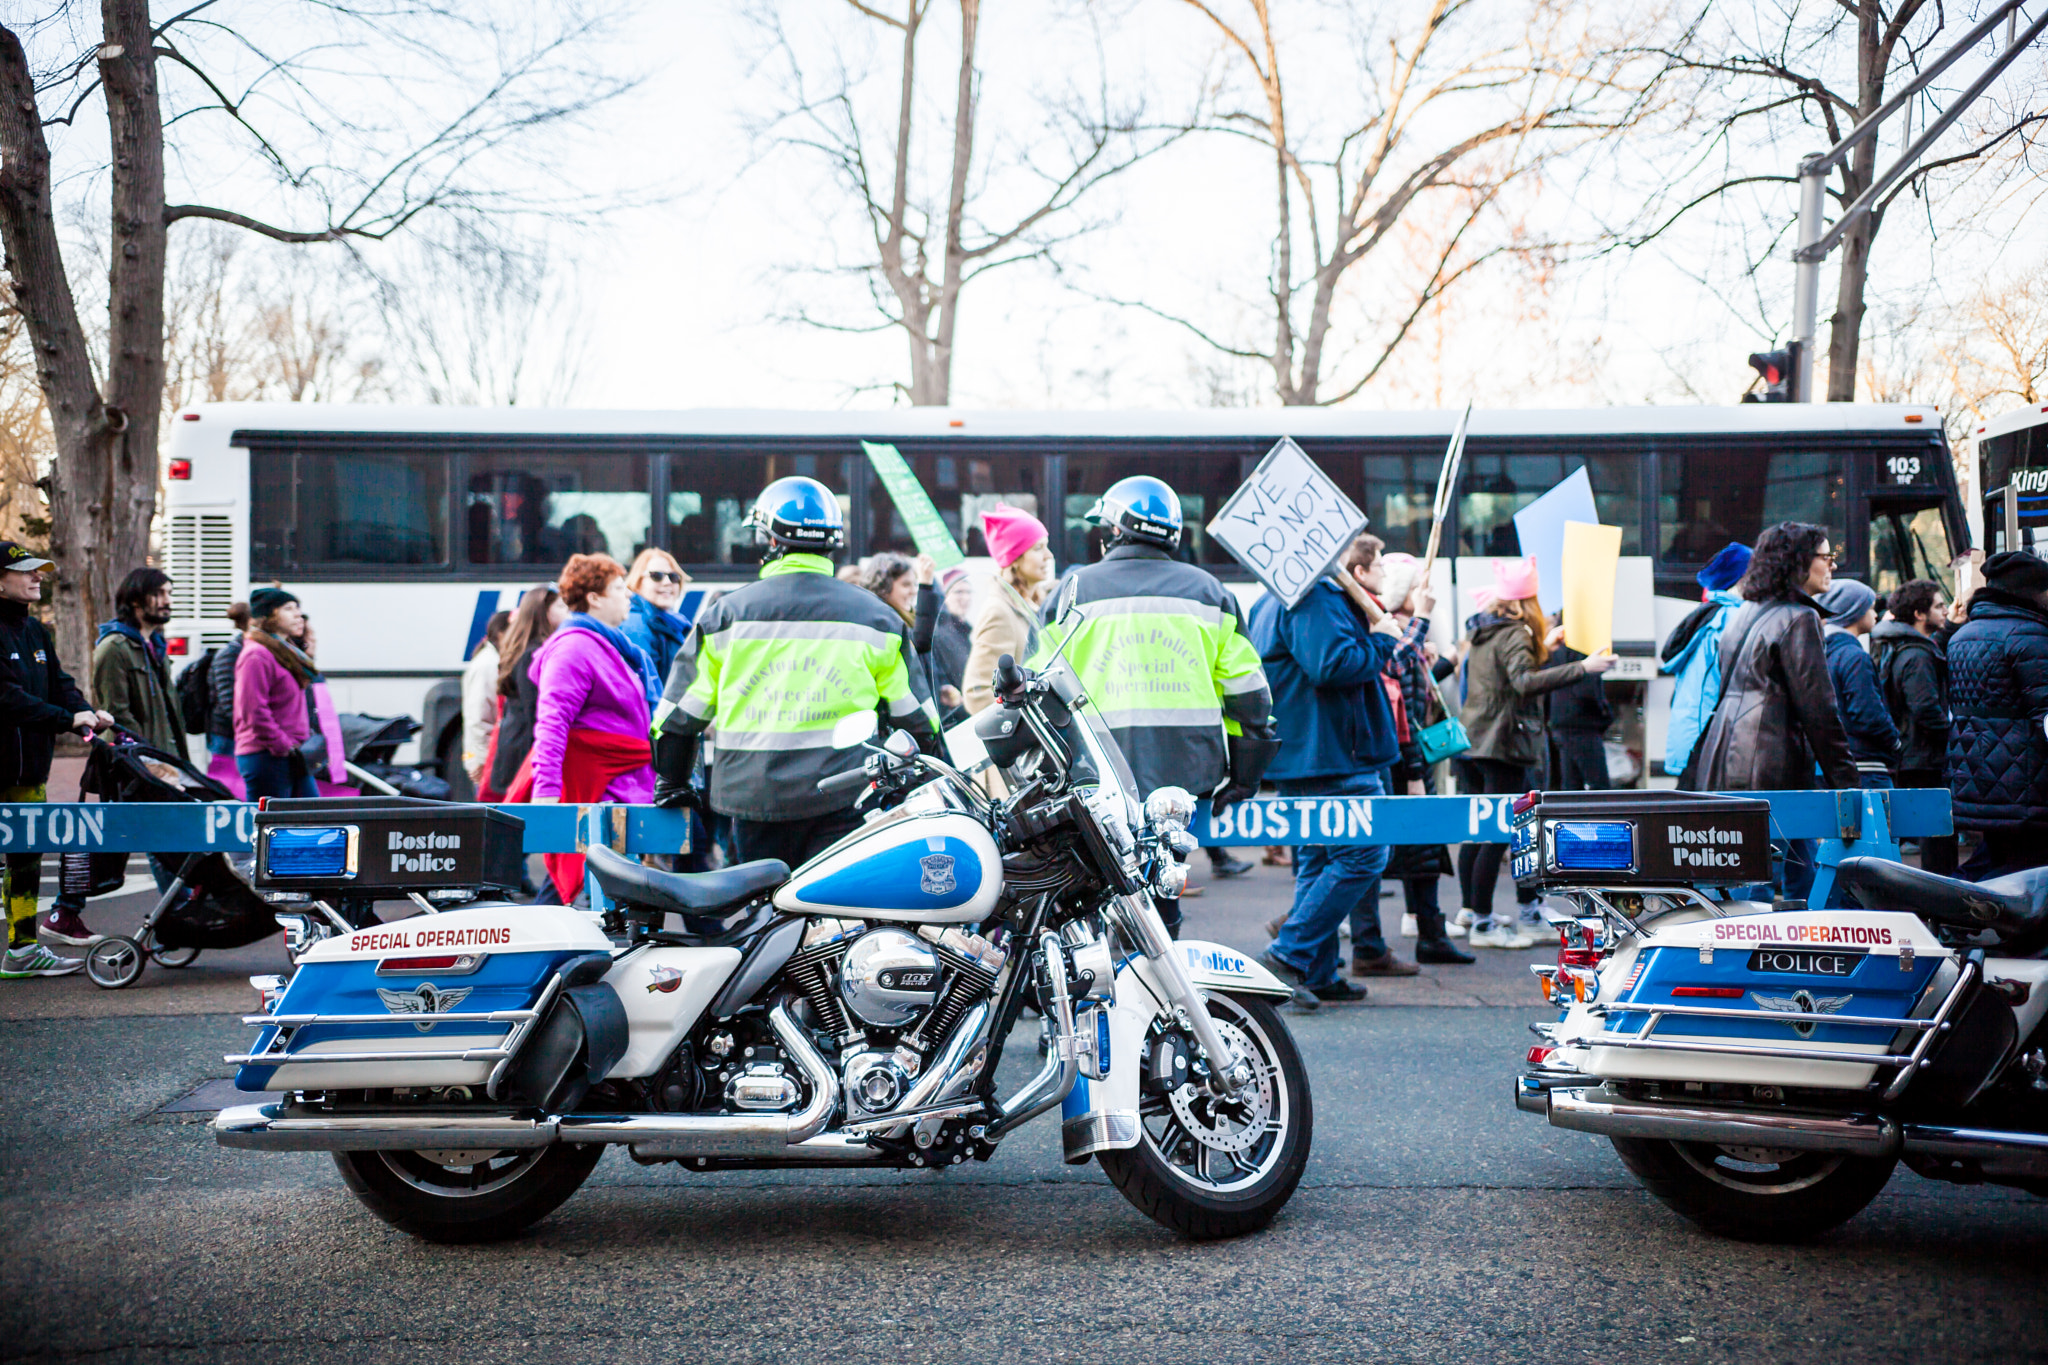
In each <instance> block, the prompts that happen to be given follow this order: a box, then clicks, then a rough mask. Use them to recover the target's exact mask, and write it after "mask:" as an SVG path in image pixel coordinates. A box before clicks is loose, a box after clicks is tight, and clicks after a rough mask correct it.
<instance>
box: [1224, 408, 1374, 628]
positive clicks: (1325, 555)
mask: <svg viewBox="0 0 2048 1365" xmlns="http://www.w3.org/2000/svg"><path fill="white" fill-rule="evenodd" d="M1365 523H1366V515H1365V513H1363V512H1361V511H1359V510H1358V507H1357V505H1356V504H1355V503H1353V502H1352V501H1351V499H1349V498H1347V497H1345V496H1344V494H1343V492H1342V491H1341V490H1340V489H1339V488H1338V487H1337V485H1336V484H1335V483H1333V482H1331V480H1330V476H1329V475H1327V474H1325V473H1323V471H1322V470H1320V469H1318V468H1317V467H1316V462H1315V461H1314V460H1311V459H1310V458H1309V457H1308V452H1306V451H1304V450H1303V449H1302V448H1301V447H1300V446H1298V445H1296V444H1295V443H1294V442H1293V440H1291V439H1290V438H1288V437H1285V436H1282V437H1281V438H1280V441H1279V444H1277V445H1275V446H1274V447H1273V448H1272V449H1271V450H1269V451H1267V452H1266V458H1265V459H1263V460H1260V461H1259V467H1258V468H1257V469H1254V470H1253V471H1252V476H1251V477H1250V478H1249V479H1246V480H1245V482H1244V486H1243V487H1242V488H1240V489H1238V490H1237V491H1236V492H1235V493H1232V494H1231V495H1230V500H1229V501H1228V502H1226V503H1224V504H1223V506H1222V508H1221V509H1220V510H1219V511H1218V512H1217V513H1216V518H1215V520H1213V521H1211V522H1210V523H1209V534H1210V535H1212V536H1214V537H1215V538H1216V543H1217V544H1219V545H1221V546H1222V547H1223V548H1224V549H1226V550H1228V551H1230V553H1231V554H1232V555H1234V556H1236V558H1237V562H1238V563H1240V564H1242V565H1244V566H1245V567H1246V568H1247V569H1250V570H1251V571H1252V574H1253V576H1254V577H1256V578H1257V579H1258V580H1259V582H1261V583H1263V584H1265V585H1266V589H1267V591H1269V592H1271V593H1272V594H1273V595H1274V596H1275V597H1277V598H1279V599H1280V600H1281V601H1282V602H1284V603H1286V604H1287V605H1288V606H1290V607H1291V606H1293V605H1294V604H1295V603H1297V602H1299V601H1301V599H1302V595H1303V594H1304V593H1306V592H1307V591H1308V590H1309V589H1310V588H1311V587H1314V586H1315V581H1316V580H1317V579H1318V578H1321V577H1322V576H1323V574H1324V573H1325V572H1327V571H1328V569H1329V567H1330V566H1331V565H1332V564H1334V563H1336V562H1337V556H1338V555H1340V554H1342V553H1344V547H1345V546H1347V545H1349V544H1350V543H1351V538H1352V537H1353V536H1355V535H1357V534H1358V533H1359V532H1360V531H1362V530H1364V529H1365Z"/></svg>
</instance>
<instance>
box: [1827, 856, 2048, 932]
mask: <svg viewBox="0 0 2048 1365" xmlns="http://www.w3.org/2000/svg"><path fill="white" fill-rule="evenodd" d="M1835 881H1836V884H1837V885H1839V886H1840V887H1841V888H1842V889H1843V890H1845V891H1847V892H1848V893H1849V894H1850V895H1852V896H1854V897H1855V898H1856V900H1857V902H1858V903H1859V904H1860V905H1862V906H1863V908H1864V909H1866V910H1907V911H1911V912H1912V913H1913V914H1916V915H1918V916H1920V917H1921V918H1922V919H1929V920H1934V921H1937V922H1939V923H1942V924H1951V925H1955V926H1956V927H1958V928H1962V929H1990V930H1992V931H1994V932H1995V933H1996V934H1997V935H1998V937H1999V940H2000V942H2002V943H2003V944H2004V945H2005V946H2006V947H2007V948H2009V949H2013V950H2016V951H2019V952H2021V953H2031V952H2034V951H2036V950H2038V949H2039V948H2041V947H2042V946H2043V944H2048V867H2036V868H2032V869H2029V870H2028V871H2025V872H2015V873H2013V874H2012V875H2011V876H2010V877H1993V878H1992V879H1991V880H1990V881H1985V882H1965V881H1958V880H1957V879H1956V878H1954V877H1941V876H1937V875H1935V874H1934V873H1932V872H1922V871H1921V870H1920V869H1919V868H1917V867H1908V866H1906V865H1905V864H1904V863H1895V862H1892V861H1891V860H1890V859H1888V858H1846V859H1844V860H1843V862H1842V865H1841V866H1840V867H1838V868H1836V869H1835Z"/></svg>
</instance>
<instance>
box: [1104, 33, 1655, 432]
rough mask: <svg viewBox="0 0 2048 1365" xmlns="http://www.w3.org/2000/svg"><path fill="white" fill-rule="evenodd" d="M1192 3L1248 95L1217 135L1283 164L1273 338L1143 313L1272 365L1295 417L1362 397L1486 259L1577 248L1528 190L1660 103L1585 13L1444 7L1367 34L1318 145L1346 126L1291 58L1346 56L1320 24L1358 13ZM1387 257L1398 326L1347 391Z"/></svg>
mask: <svg viewBox="0 0 2048 1365" xmlns="http://www.w3.org/2000/svg"><path fill="white" fill-rule="evenodd" d="M1180 3H1181V4H1182V5H1184V6H1185V7H1186V8H1187V9H1190V10H1192V11H1194V13H1195V14H1196V15H1198V16H1199V18H1200V20H1201V21H1202V22H1204V23H1205V24H1207V25H1208V26H1209V27H1210V28H1211V30H1212V31H1213V32H1214V33H1215V34H1216V36H1217V37H1218V38H1219V39H1220V41H1221V43H1222V47H1223V50H1224V53H1225V56H1226V57H1227V58H1228V59H1229V62H1230V66H1231V69H1232V70H1233V71H1234V72H1235V73H1236V74H1237V76H1238V77H1239V78H1240V79H1242V80H1243V81H1244V82H1245V84H1244V85H1243V86H1242V87H1240V88H1242V89H1243V90H1244V92H1245V93H1246V94H1247V95H1248V96H1249V99H1248V100H1247V101H1246V103H1245V104H1244V106H1242V107H1238V108H1226V109H1225V110H1224V112H1223V113H1222V114H1221V115H1220V116H1219V118H1218V120H1217V121H1216V123H1215V125H1214V128H1215V131H1216V132H1217V133H1219V134H1222V135H1228V136H1234V137H1243V138H1249V139H1251V140H1252V141H1253V142H1255V143H1256V144H1258V145H1259V146H1260V147H1262V148H1264V149H1265V151H1266V153H1267V155H1269V156H1270V157H1271V175H1272V180H1271V185H1272V196H1273V206H1274V227H1273V236H1272V248H1271V254H1270V257H1269V260H1268V266H1267V274H1266V286H1265V294H1264V309H1263V311H1264V314H1265V316H1266V318H1267V319H1268V320H1269V325H1270V327H1271V333H1270V338H1269V339H1268V340H1265V341H1257V342H1251V341H1236V340H1233V339H1231V338H1230V337H1228V336H1226V335H1223V334H1220V333H1219V331H1218V330H1217V329H1215V328H1212V327H1207V326H1203V325H1201V324H1199V323H1197V322H1195V321H1193V320H1190V319H1188V318H1185V317H1182V316H1179V315H1176V314H1171V313H1167V312H1165V311H1163V310H1161V309H1158V308H1154V307H1151V306H1150V305H1146V304H1143V303H1140V304H1139V305H1138V306H1140V307H1145V308H1147V310H1148V311H1151V312H1154V313H1156V314H1158V315H1160V316H1162V317H1166V318H1168V319H1169V320H1170V321H1173V322H1175V323H1177V324H1179V325H1181V326H1183V327H1186V328H1187V329H1189V330H1190V331H1192V332H1193V333H1194V334H1195V335H1196V336H1198V337H1200V338H1201V340H1202V341H1204V342H1205V343H1207V344H1208V345H1210V346H1212V347H1214V348H1216V349H1217V350H1219V351H1221V352H1223V353H1225V354H1227V355H1230V356H1234V357H1237V358H1240V359H1243V360H1248V361H1256V362H1258V363H1259V364H1261V365H1262V366H1264V367H1266V368H1268V369H1269V370H1270V371H1271V375H1272V391H1273V392H1274V393H1275V394H1276V395H1277V396H1278V397H1279V399H1280V401H1281V402H1282V403H1284V404H1290V405H1307V404H1318V403H1324V404H1327V403H1341V402H1343V401H1345V400H1346V399H1348V398H1352V397H1355V396H1356V395H1357V394H1358V393H1360V392H1361V391H1363V390H1364V389H1365V388H1366V387H1367V386H1368V385H1370V384H1371V383H1373V381H1374V380H1375V379H1377V378H1378V377H1379V376H1380V375H1381V373H1382V372H1383V370H1384V369H1385V367H1386V365H1387V364H1388V362H1389V361H1390V360H1391V359H1392V358H1393V357H1394V355H1395V354H1396V353H1397V352H1398V351H1399V350H1400V348H1401V346H1402V344H1403V342H1404V341H1406V340H1407V339H1408V338H1409V336H1410V333H1411V331H1412V329H1413V328H1414V326H1415V325H1416V322H1417V320H1418V319H1419V318H1421V317H1423V316H1424V314H1425V312H1426V310H1429V309H1430V308H1432V307H1433V306H1434V305H1436V304H1437V303H1438V301H1439V300H1441V299H1442V298H1443V296H1444V295H1445V294H1446V293H1447V292H1448V291H1450V290H1452V289H1453V288H1454V287H1456V286H1457V285H1458V284H1459V283H1460V282H1461V281H1463V280H1465V279H1466V278H1468V277H1469V276H1471V275H1472V273H1473V272H1474V271H1476V270H1478V269H1479V268H1480V267H1482V266H1483V265H1485V264H1486V263H1487V262H1489V261H1492V260H1495V259H1498V258H1502V257H1513V258H1520V259H1523V260H1525V261H1533V262H1539V263H1540V262H1547V261H1548V259H1549V258H1550V257H1551V256H1552V255H1553V254H1554V253H1555V252H1556V251H1557V250H1558V249H1559V245H1560V244H1559V243H1558V242H1557V241H1555V240H1553V239H1551V238H1550V237H1548V236H1547V235H1545V234H1541V233H1532V232H1531V231H1530V230H1529V229H1528V227H1527V225H1526V222H1525V220H1523V219H1522V217H1521V215H1520V214H1519V213H1518V211H1517V210H1516V208H1515V206H1514V205H1513V204H1512V203H1511V202H1510V194H1511V191H1512V190H1514V189H1515V188H1516V187H1518V186H1520V185H1521V184H1523V183H1525V182H1533V181H1535V180H1537V179H1538V177H1540V176H1541V175H1542V174H1543V172H1544V171H1545V169H1546V168H1547V167H1549V166H1550V165H1551V164H1552V163H1554V162H1555V161H1556V160H1557V159H1558V158H1559V157H1560V156H1562V155H1564V154H1565V153H1567V152H1569V151H1571V150H1573V149H1575V148H1578V147H1580V146H1583V145H1584V144H1585V143H1587V142H1588V141H1590V140H1594V139H1599V138H1605V137H1610V136H1613V135H1614V134H1616V133H1619V132H1621V131H1623V130H1625V129H1628V128H1629V127H1631V126H1633V125H1634V124H1635V123H1637V122H1638V121H1640V120H1641V119H1642V118H1643V117H1644V115H1645V113H1646V111H1647V110H1648V109H1649V108H1650V107H1651V100H1652V98H1653V95H1654V85H1655V81H1654V72H1653V71H1651V70H1650V69H1649V68H1648V67H1647V65H1646V64H1645V63H1643V62H1642V61H1641V60H1640V57H1639V56H1638V55H1637V54H1636V53H1635V52H1634V51H1633V50H1632V49H1631V48H1630V46H1629V45H1628V44H1627V43H1625V42H1622V41H1620V40H1619V39H1616V38H1611V37H1605V36H1602V35H1601V34H1599V33H1598V32H1597V31H1596V30H1595V29H1594V28H1593V27H1592V26H1591V25H1590V24H1588V23H1587V22H1586V21H1585V20H1584V18H1583V17H1582V12H1581V10H1580V8H1579V7H1576V6H1571V5H1567V4H1565V3H1562V2H1561V0H1538V3H1536V4H1534V5H1531V6H1529V7H1526V8H1524V9H1522V10H1519V11H1516V12H1515V16H1514V17H1512V18H1510V21H1509V22H1507V23H1506V24H1503V11H1502V10H1500V9H1499V8H1498V7H1493V6H1487V5H1484V4H1482V3H1480V0H1430V3H1429V5H1428V7H1427V9H1426V10H1425V11H1424V12H1422V13H1421V14H1420V15H1419V16H1418V17H1417V19H1416V21H1415V22H1413V23H1412V24H1409V25H1406V26H1396V27H1394V28H1392V29H1388V30H1376V29H1374V28H1370V27H1369V28H1367V29H1366V30H1364V31H1360V32H1356V33H1353V34H1351V35H1349V38H1348V41H1349V44H1350V51H1351V52H1352V53H1353V54H1354V56H1355V59H1356V60H1355V67H1353V68H1351V69H1349V70H1347V77H1348V79H1347V80H1346V81H1345V84H1344V92H1343V94H1342V95H1341V96H1339V97H1338V101H1337V103H1336V106H1335V107H1337V108H1338V109H1339V110H1340V113H1339V114H1338V116H1337V124H1336V128H1335V131H1334V133H1333V134H1331V135H1329V136H1327V137H1318V136H1317V135H1316V134H1315V132H1314V131H1313V130H1314V129H1315V128H1316V127H1317V126H1318V125H1327V124H1328V123H1329V122H1330V121H1331V120H1330V117H1329V109H1330V107H1331V101H1330V98H1329V96H1328V94H1327V92H1323V91H1319V90H1313V89H1304V90H1296V89H1295V88H1294V86H1293V85H1292V83H1291V78H1290V77H1289V76H1288V75H1287V74H1285V69H1286V68H1287V67H1288V64H1289V58H1288V53H1289V50H1290V49H1291V47H1292V46H1293V45H1294V43H1298V44H1299V45H1300V46H1302V47H1303V48H1306V47H1308V46H1309V45H1311V44H1314V45H1318V46H1319V47H1321V48H1323V49H1325V50H1327V49H1328V48H1329V46H1330V45H1332V44H1333V43H1343V42H1345V41H1346V39H1345V38H1344V37H1341V36H1340V37H1333V36H1332V35H1331V34H1329V33H1327V32H1324V31H1322V30H1321V29H1320V28H1319V27H1318V19H1319V17H1321V15H1326V14H1331V13H1336V14H1342V15H1348V14H1350V13H1351V12H1352V11H1350V10H1348V9H1344V8H1341V7H1340V8H1338V9H1335V10H1323V11H1318V10H1317V8H1316V7H1314V6H1312V5H1308V4H1303V5H1300V6H1297V7H1293V8H1292V9H1291V12H1290V14H1289V15H1287V16H1285V17H1284V18H1283V16H1282V15H1280V14H1276V12H1275V11H1276V8H1277V7H1276V4H1275V2H1274V0H1243V3H1242V4H1235V5H1226V4H1225V3H1223V0H1180ZM1233 15H1235V16H1236V17H1233ZM1289 22H1291V23H1292V25H1293V26H1292V28H1291V29H1290V28H1289V27H1288V23H1289ZM1290 35H1291V38H1292V40H1293V41H1292V42H1290ZM1296 55H1301V54H1299V53H1297V54H1296ZM1304 64H1307V63H1304ZM1354 70H1355V74H1352V71H1354ZM1304 110H1307V111H1309V113H1308V115H1307V117H1305V118H1304V117H1299V116H1300V115H1301V114H1302V113H1303V111H1304ZM1304 129H1307V130H1309V131H1304ZM1418 248H1419V249H1418ZM1402 257H1408V258H1409V259H1400V258H1402ZM1369 258H1370V259H1373V260H1376V261H1378V262H1380V263H1381V267H1382V268H1381V271H1380V274H1379V276H1378V278H1377V279H1375V280H1374V281H1372V284H1374V285H1376V286H1377V287H1378V294H1379V297H1380V299H1381V301H1382V304H1383V307H1382V309H1381V315H1380V316H1379V317H1378V318H1376V319H1374V322H1375V323H1376V324H1377V325H1368V326H1367V327H1366V328H1364V329H1363V330H1364V331H1365V332H1366V333H1368V335H1367V336H1366V337H1365V338H1363V339H1362V340H1361V342H1360V344H1359V347H1358V349H1359V350H1361V351H1362V354H1361V355H1360V356H1359V358H1358V359H1357V361H1356V362H1355V363H1353V364H1352V365H1351V366H1350V369H1351V373H1350V374H1349V375H1347V376H1344V377H1336V378H1333V374H1334V373H1335V372H1336V370H1337V368H1338V365H1339V363H1340V362H1341V361H1343V360H1344V359H1345V357H1344V356H1342V355H1339V354H1337V350H1338V348H1339V343H1340V342H1341V340H1342V329H1341V328H1340V325H1339V323H1340V319H1339V315H1338V310H1339V308H1340V306H1341V305H1343V304H1344V303H1345V301H1346V299H1347V295H1350V294H1355V293H1357V292H1359V291H1358V290H1357V289H1355V287H1354V282H1355V281H1356V279H1357V278H1358V272H1357V269H1356V268H1357V267H1358V266H1359V265H1360V264H1361V263H1362V262H1364V261H1366V260H1367V259H1369Z"/></svg>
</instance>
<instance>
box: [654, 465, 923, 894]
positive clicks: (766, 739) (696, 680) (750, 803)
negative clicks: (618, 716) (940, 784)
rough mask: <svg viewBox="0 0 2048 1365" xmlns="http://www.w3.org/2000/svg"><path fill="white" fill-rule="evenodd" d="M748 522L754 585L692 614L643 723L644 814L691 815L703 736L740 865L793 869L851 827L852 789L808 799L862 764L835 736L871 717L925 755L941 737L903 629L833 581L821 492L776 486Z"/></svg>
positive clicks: (829, 516) (799, 484) (840, 533)
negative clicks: (762, 861)
mask: <svg viewBox="0 0 2048 1365" xmlns="http://www.w3.org/2000/svg"><path fill="white" fill-rule="evenodd" d="M749 520H750V521H751V523H752V525H753V528H754V540H755V543H756V544H758V545H760V546H761V547H762V557H761V560H762V562H761V576H760V579H759V580H758V581H757V582H753V583H749V584H747V585H746V586H745V587H743V588H739V589H736V590H735V591H733V592H729V593H726V594H725V595H724V596H723V597H720V598H719V599H718V600H717V601H716V602H713V603H712V604H711V605H710V606H708V607H706V608H704V610H703V611H701V612H699V613H698V615H697V620H696V624H695V625H693V626H692V627H691V628H690V633H689V636H688V637H687V638H686V639H685V640H684V641H683V647H682V651H681V652H680V653H678V654H677V655H676V660H675V663H674V664H673V665H672V666H671V667H670V669H669V675H668V687H667V690H666V691H665V692H664V694H663V697H662V702H661V705H660V706H659V707H657V708H656V710H655V718H654V769H655V775H656V777H657V779H658V781H657V783H656V786H655V791H654V804H655V805H657V806H668V807H671V808H673V807H678V806H686V805H695V804H697V795H696V791H695V789H694V788H693V787H691V785H690V779H691V774H692V770H693V769H694V768H695V767H696V763H697V748H698V744H699V737H700V736H702V735H703V734H704V733H705V732H706V731H707V730H708V731H709V732H710V734H711V738H712V742H713V743H714V744H715V745H716V746H717V753H718V761H717V762H716V763H714V764H713V765H712V768H711V774H712V776H711V807H712V809H713V810H716V811H718V812H719V813H720V814H722V815H728V816H731V817H732V820H733V844H734V847H735V849H736V851H737V852H738V854H739V856H740V858H741V859H742V860H744V861H752V860H754V859H756V858H780V859H781V860H782V861H784V862H786V863H788V864H789V865H790V866H791V867H796V866H798V865H800V864H802V863H803V862H805V861H807V860H808V859H810V858H811V857H812V856H814V855H815V854H817V853H819V852H820V851H822V850H823V849H825V848H827V847H828V846H830V845H831V844H832V843H834V842H835V841H837V840H838V839H839V838H840V837H841V836H843V835H845V834H846V833H848V832H849V831H851V830H854V829H856V828H858V827H859V825H860V823H861V816H860V813H859V812H858V811H856V810H855V809H854V808H853V802H854V800H855V799H856V798H857V796H858V795H859V792H860V788H858V787H854V788H851V789H848V790H846V791H840V792H821V791H819V790H818V780H819V779H820V778H824V777H830V776H833V775H834V774H837V773H843V772H849V771H851V770H853V769H855V768H858V767H860V766H861V763H862V761H863V760H864V758H865V755H864V754H863V753H862V751H861V750H860V749H859V748H858V747H855V748H850V749H835V748H834V747H833V745H832V728H833V726H834V725H836V724H837V723H838V722H839V721H840V720H842V719H844V718H845V717H847V716H849V715H852V714H854V713H856V712H859V711H875V710H879V711H881V712H882V713H883V717H884V720H885V721H886V723H887V724H888V725H890V726H893V727H895V728H898V729H903V730H907V731H909V732H910V734H911V735H912V736H913V737H914V738H916V740H917V741H918V744H919V746H920V747H921V748H923V749H924V750H925V751H926V752H927V753H932V754H937V753H938V752H939V749H938V732H937V730H936V728H935V727H934V726H933V724H932V721H931V718H930V716H929V715H927V714H926V712H925V711H924V709H923V708H922V707H920V706H919V705H918V703H917V699H916V698H915V697H914V696H912V695H911V691H910V673H909V669H908V666H907V662H906V661H907V660H908V658H909V654H910V645H909V640H908V637H907V636H906V635H905V634H904V630H903V620H902V618H901V617H899V616H897V614H896V613H895V611H894V610H893V609H892V608H891V607H890V606H889V604H888V603H887V602H884V601H883V600H882V599H881V598H879V597H877V596H875V595H874V594H873V593H871V592H868V591H867V590H866V589H864V588H857V587H855V586H853V585H852V584H851V583H842V582H840V581H839V580H838V579H837V578H835V577H834V576H833V565H832V560H831V558H830V557H829V556H830V555H831V553H832V551H834V550H836V549H838V548H840V546H842V545H843V544H845V542H846V522H845V517H844V515H843V514H842V513H841V512H840V510H839V500H838V499H837V498H835V497H833V496H832V492H831V490H830V489H828V488H826V487H825V485H824V484H822V483H819V482H818V481H817V480H816V479H808V478H786V479H777V480H776V481H775V482H773V483H771V484H769V485H768V487H767V488H766V489H764V490H763V491H762V493H761V496H760V498H759V499H758V500H757V501H756V502H755V504H754V511H753V514H752V516H751V517H750V518H749Z"/></svg>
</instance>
